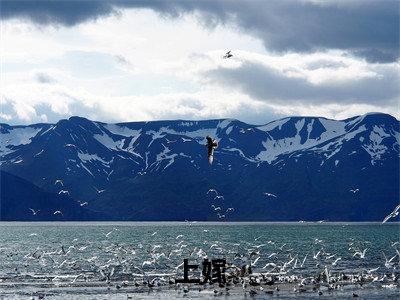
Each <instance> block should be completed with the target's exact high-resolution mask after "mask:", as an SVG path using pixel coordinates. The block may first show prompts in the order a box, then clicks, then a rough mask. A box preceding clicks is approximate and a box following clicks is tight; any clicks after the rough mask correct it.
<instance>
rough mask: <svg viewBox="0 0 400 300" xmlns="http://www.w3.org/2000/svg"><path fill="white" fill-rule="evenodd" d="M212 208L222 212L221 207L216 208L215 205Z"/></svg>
mask: <svg viewBox="0 0 400 300" xmlns="http://www.w3.org/2000/svg"><path fill="white" fill-rule="evenodd" d="M211 207H212V208H213V209H214V211H218V210H221V207H219V206H215V205H214V204H213V205H211Z"/></svg>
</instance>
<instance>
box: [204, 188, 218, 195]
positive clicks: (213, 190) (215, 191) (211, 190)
mask: <svg viewBox="0 0 400 300" xmlns="http://www.w3.org/2000/svg"><path fill="white" fill-rule="evenodd" d="M209 193H215V194H216V195H218V192H217V190H216V189H209V190H208V191H207V195H208V194H209Z"/></svg>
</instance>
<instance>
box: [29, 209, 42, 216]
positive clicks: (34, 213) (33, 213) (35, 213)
mask: <svg viewBox="0 0 400 300" xmlns="http://www.w3.org/2000/svg"><path fill="white" fill-rule="evenodd" d="M30 210H31V211H32V215H34V216H36V215H37V213H38V212H39V211H40V209H38V210H34V209H33V208H30Z"/></svg>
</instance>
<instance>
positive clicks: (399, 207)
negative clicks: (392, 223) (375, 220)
mask: <svg viewBox="0 0 400 300" xmlns="http://www.w3.org/2000/svg"><path fill="white" fill-rule="evenodd" d="M399 209H400V204H399V205H397V206H396V207H395V209H394V210H393V211H392V212H391V213H390V214H388V215H387V216H386V217H385V219H383V221H382V224H383V223H386V222H387V221H388V220H389V219H390V218H395V217H397V216H398V215H399Z"/></svg>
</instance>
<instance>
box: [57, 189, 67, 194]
mask: <svg viewBox="0 0 400 300" xmlns="http://www.w3.org/2000/svg"><path fill="white" fill-rule="evenodd" d="M58 194H59V195H61V194H63V195H69V192H68V191H67V190H61V191H59V192H58Z"/></svg>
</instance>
